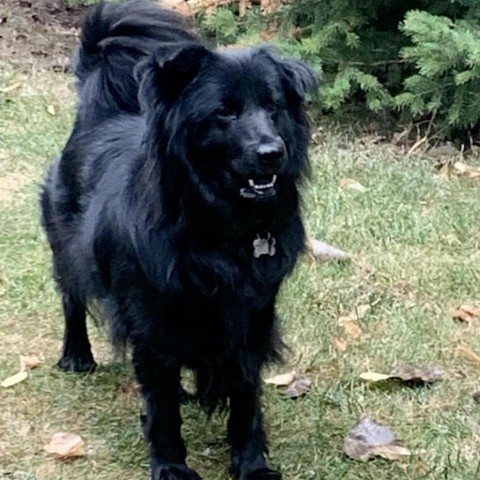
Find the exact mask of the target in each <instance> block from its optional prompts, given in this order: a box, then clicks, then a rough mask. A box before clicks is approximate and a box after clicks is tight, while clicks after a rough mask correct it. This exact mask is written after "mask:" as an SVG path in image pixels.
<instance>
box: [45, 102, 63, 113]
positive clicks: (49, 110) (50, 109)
mask: <svg viewBox="0 0 480 480" xmlns="http://www.w3.org/2000/svg"><path fill="white" fill-rule="evenodd" d="M59 111H60V105H57V104H55V103H52V104H51V105H49V106H48V107H47V113H49V114H50V115H56V114H57V113H58V112H59Z"/></svg>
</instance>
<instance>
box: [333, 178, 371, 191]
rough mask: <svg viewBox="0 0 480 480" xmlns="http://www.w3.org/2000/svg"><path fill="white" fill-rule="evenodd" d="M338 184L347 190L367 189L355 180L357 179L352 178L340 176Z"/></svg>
mask: <svg viewBox="0 0 480 480" xmlns="http://www.w3.org/2000/svg"><path fill="white" fill-rule="evenodd" d="M339 185H340V188H345V189H349V190H357V191H359V192H366V191H367V189H366V188H365V187H364V186H363V185H362V184H361V183H360V182H357V180H354V179H353V178H342V179H341V180H340V183H339Z"/></svg>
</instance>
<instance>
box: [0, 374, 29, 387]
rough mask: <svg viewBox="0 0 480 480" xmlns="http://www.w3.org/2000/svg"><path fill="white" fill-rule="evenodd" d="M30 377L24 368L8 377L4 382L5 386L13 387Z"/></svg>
mask: <svg viewBox="0 0 480 480" xmlns="http://www.w3.org/2000/svg"><path fill="white" fill-rule="evenodd" d="M27 378H28V372H26V371H25V370H22V371H20V372H18V373H16V374H15V375H12V376H11V377H8V378H6V379H5V380H4V381H3V382H2V383H1V385H2V387H3V388H8V387H13V386H14V385H16V384H17V383H20V382H23V381H24V380H26V379H27Z"/></svg>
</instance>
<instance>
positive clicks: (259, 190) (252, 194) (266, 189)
mask: <svg viewBox="0 0 480 480" xmlns="http://www.w3.org/2000/svg"><path fill="white" fill-rule="evenodd" d="M276 182H277V176H276V175H271V176H268V177H257V178H249V179H248V187H243V188H241V189H240V195H241V196H242V197H244V198H270V197H273V196H274V195H275V194H276V193H277V192H276V190H275V183H276Z"/></svg>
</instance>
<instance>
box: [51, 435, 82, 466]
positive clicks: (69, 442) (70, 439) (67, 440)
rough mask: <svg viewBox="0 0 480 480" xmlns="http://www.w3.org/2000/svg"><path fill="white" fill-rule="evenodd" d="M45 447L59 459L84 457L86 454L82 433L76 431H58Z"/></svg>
mask: <svg viewBox="0 0 480 480" xmlns="http://www.w3.org/2000/svg"><path fill="white" fill-rule="evenodd" d="M44 448H45V451H46V452H47V453H50V454H51V455H53V456H54V458H57V459H65V458H75V457H84V456H85V455H86V450H85V442H84V440H83V439H82V437H80V435H76V434H74V433H66V432H61V433H56V434H55V435H53V437H52V439H51V440H50V443H49V444H48V445H45V447H44Z"/></svg>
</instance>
